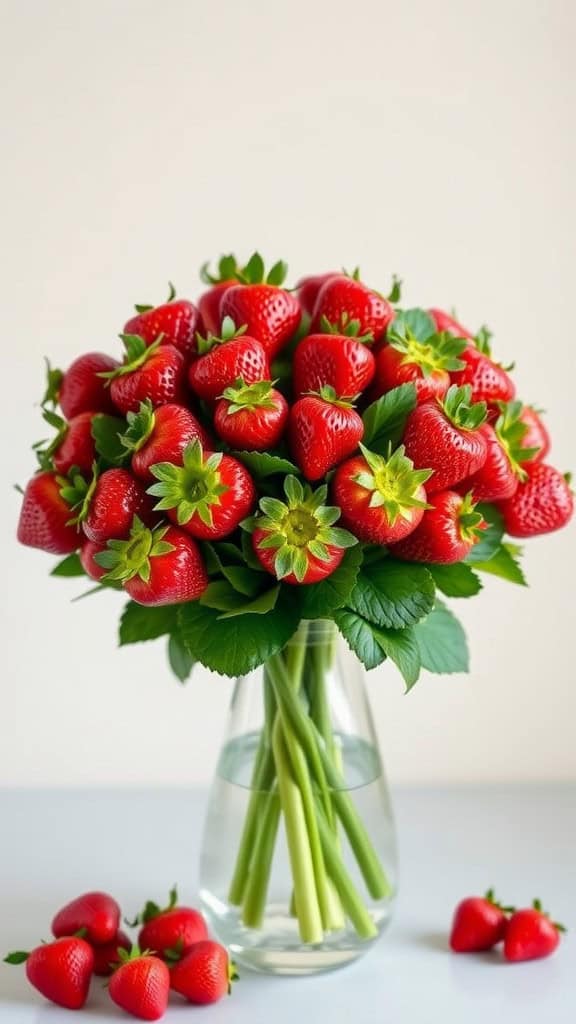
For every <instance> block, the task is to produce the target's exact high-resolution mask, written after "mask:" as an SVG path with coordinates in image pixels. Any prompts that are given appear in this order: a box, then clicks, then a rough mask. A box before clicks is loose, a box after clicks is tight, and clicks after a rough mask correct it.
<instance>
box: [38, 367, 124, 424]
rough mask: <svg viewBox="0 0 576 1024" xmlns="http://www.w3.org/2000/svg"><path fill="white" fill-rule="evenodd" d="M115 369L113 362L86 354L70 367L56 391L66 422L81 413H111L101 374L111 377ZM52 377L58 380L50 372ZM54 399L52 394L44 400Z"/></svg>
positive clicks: (61, 377)
mask: <svg viewBox="0 0 576 1024" xmlns="http://www.w3.org/2000/svg"><path fill="white" fill-rule="evenodd" d="M117 367H118V362H117V361H116V359H112V358H111V356H106V355H104V354H103V353H102V352H86V354H85V355H83V356H79V357H78V359H75V360H74V362H73V363H71V364H70V366H69V367H68V369H67V370H66V372H65V373H64V374H63V375H60V381H59V384H58V386H57V388H56V394H57V398H58V401H59V403H60V408H61V409H62V412H63V413H64V416H65V417H66V419H67V420H71V419H72V418H73V417H74V416H78V414H79V413H81V412H107V413H113V412H114V405H113V402H112V398H111V396H110V392H109V390H108V388H107V387H106V385H105V381H104V378H102V377H101V376H100V374H102V373H111V372H112V371H113V370H115V369H117ZM51 373H53V374H56V378H58V376H59V374H58V371H56V370H53V371H51ZM49 391H50V388H49ZM54 397H56V396H55V395H54V393H52V394H47V396H46V398H48V399H50V398H54ZM45 400H46V399H45Z"/></svg>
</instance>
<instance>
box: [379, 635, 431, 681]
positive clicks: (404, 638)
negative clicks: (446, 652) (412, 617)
mask: <svg viewBox="0 0 576 1024" xmlns="http://www.w3.org/2000/svg"><path fill="white" fill-rule="evenodd" d="M375 636H376V640H377V641H378V643H379V644H380V646H381V647H382V649H383V650H384V651H385V652H386V654H387V655H388V657H389V658H390V659H391V661H393V662H394V664H395V665H396V667H397V668H398V669H399V671H400V673H401V675H402V677H403V679H404V682H405V683H406V689H407V690H411V689H412V687H413V686H414V683H416V682H417V681H418V677H419V675H420V668H421V658H420V647H419V645H418V641H417V639H416V634H415V631H414V626H407V627H406V629H383V628H381V629H378V630H376V631H375Z"/></svg>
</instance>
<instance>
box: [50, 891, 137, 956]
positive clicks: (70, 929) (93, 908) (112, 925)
mask: <svg viewBox="0 0 576 1024" xmlns="http://www.w3.org/2000/svg"><path fill="white" fill-rule="evenodd" d="M119 924H120V907H119V906H118V904H117V902H116V900H115V899H113V897H112V896H109V895H108V893H105V892H87V893H84V894H83V895H82V896H78V898H77V899H75V900H72V902H71V903H67V904H66V906H65V907H62V909H61V910H59V911H58V913H57V914H56V916H55V918H54V919H53V921H52V934H53V935H54V936H55V938H57V939H59V938H61V937H62V936H64V935H74V934H75V933H76V932H79V931H80V930H81V929H86V936H85V938H86V939H87V941H88V942H90V943H93V944H94V945H95V946H99V945H104V944H106V943H108V942H110V941H111V940H112V939H114V938H115V937H116V934H117V932H118V926H119Z"/></svg>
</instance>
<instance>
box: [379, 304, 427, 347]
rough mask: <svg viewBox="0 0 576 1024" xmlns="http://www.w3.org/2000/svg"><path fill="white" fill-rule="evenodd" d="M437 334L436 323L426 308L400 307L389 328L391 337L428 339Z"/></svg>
mask: <svg viewBox="0 0 576 1024" xmlns="http://www.w3.org/2000/svg"><path fill="white" fill-rule="evenodd" d="M433 334H436V325H435V323H434V321H433V319H432V317H431V316H430V314H429V313H427V312H426V310H425V309H399V310H398V311H397V313H396V316H395V317H394V320H393V321H392V323H391V324H390V327H389V328H388V336H389V337H390V338H409V337H410V336H412V337H413V338H416V340H417V341H421V342H424V341H428V339H429V338H431V337H432V335H433Z"/></svg>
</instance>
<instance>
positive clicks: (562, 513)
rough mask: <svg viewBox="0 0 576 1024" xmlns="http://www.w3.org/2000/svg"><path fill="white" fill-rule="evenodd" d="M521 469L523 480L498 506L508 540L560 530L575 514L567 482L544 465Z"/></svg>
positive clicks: (531, 464)
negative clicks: (524, 477) (523, 473)
mask: <svg viewBox="0 0 576 1024" xmlns="http://www.w3.org/2000/svg"><path fill="white" fill-rule="evenodd" d="M524 468H525V470H526V479H525V480H524V481H522V482H521V483H520V484H519V485H518V488H517V490H516V492H515V493H514V494H513V495H512V497H511V498H508V499H507V500H506V501H501V502H499V504H498V508H499V509H500V511H501V513H502V516H503V518H504V526H505V528H506V533H509V534H510V536H511V537H536V536H538V534H541V533H552V532H553V531H554V530H559V529H561V527H562V526H565V525H566V523H568V522H569V521H570V519H571V518H572V513H573V511H574V495H573V493H572V490H571V488H570V483H569V479H567V478H566V477H565V476H563V475H562V473H561V472H560V471H559V470H558V469H554V467H553V466H549V465H547V463H545V462H533V463H530V462H529V463H526V465H525V467H524Z"/></svg>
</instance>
